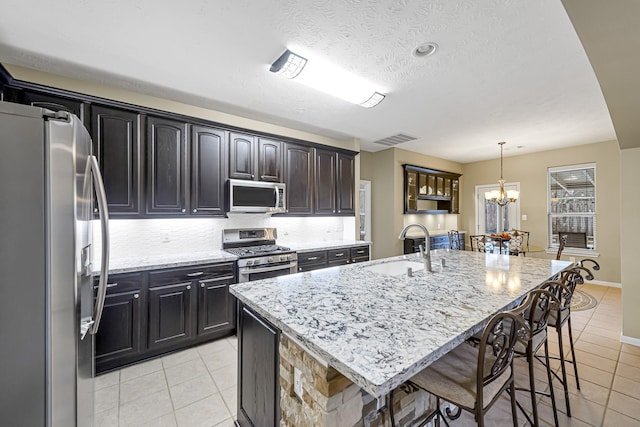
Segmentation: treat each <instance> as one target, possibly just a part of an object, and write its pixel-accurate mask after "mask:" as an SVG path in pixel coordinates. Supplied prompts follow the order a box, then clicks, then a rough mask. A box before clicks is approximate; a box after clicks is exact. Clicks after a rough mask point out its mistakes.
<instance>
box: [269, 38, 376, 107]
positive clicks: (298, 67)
mask: <svg viewBox="0 0 640 427" xmlns="http://www.w3.org/2000/svg"><path fill="white" fill-rule="evenodd" d="M269 71H271V72H272V73H276V74H279V75H281V76H283V77H286V78H288V79H295V81H297V82H299V83H302V84H304V85H306V86H309V87H311V88H313V89H316V90H319V91H321V92H324V93H327V94H329V95H333V96H335V97H337V98H340V99H344V100H345V101H348V102H351V103H353V104H357V105H360V106H362V107H365V108H371V107H375V106H376V105H378V104H379V103H380V102H382V100H383V99H384V97H385V95H383V94H382V93H380V92H378V91H377V90H376V89H375V88H373V87H372V86H371V85H370V84H369V83H367V82H365V81H363V80H362V79H361V78H359V77H356V76H354V75H353V74H350V73H347V72H346V71H344V70H341V69H339V68H337V67H335V66H333V65H331V64H327V63H324V62H322V61H319V60H316V59H314V60H313V61H309V60H307V59H306V58H303V57H302V56H300V55H297V54H295V53H293V52H291V51H290V50H289V49H287V50H286V51H285V52H284V53H283V54H282V55H280V57H279V58H278V59H277V60H276V61H275V62H274V63H273V64H272V65H271V68H270V69H269Z"/></svg>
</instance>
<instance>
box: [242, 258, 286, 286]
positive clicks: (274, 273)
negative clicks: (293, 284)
mask: <svg viewBox="0 0 640 427" xmlns="http://www.w3.org/2000/svg"><path fill="white" fill-rule="evenodd" d="M297 269H298V262H297V261H291V262H289V261H287V262H285V263H278V264H270V265H261V266H257V267H239V268H238V282H240V283H244V282H251V281H254V280H260V279H269V278H271V277H278V276H286V275H287V274H292V273H295V272H296V270H297Z"/></svg>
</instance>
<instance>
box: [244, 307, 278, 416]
mask: <svg viewBox="0 0 640 427" xmlns="http://www.w3.org/2000/svg"><path fill="white" fill-rule="evenodd" d="M279 342H280V331H279V330H278V329H276V328H275V327H274V326H273V325H271V324H270V323H269V322H267V321H266V320H265V319H263V318H262V317H260V316H258V315H257V314H256V313H254V312H253V311H251V310H250V309H248V308H247V307H245V306H240V316H239V324H238V424H239V425H240V426H241V427H245V426H246V427H275V426H277V425H279V424H280V398H279V396H280V386H279V383H278V376H279V351H278V345H279Z"/></svg>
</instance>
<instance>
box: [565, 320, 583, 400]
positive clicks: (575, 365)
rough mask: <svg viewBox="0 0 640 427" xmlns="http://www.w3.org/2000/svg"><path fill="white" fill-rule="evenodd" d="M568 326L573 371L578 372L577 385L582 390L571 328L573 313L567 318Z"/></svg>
mask: <svg viewBox="0 0 640 427" xmlns="http://www.w3.org/2000/svg"><path fill="white" fill-rule="evenodd" d="M567 327H568V328H569V344H570V346H571V363H572V364H573V372H575V374H576V387H577V388H578V390H580V380H579V379H578V363H577V362H576V351H575V350H574V348H573V331H572V328H571V314H569V318H568V319H567Z"/></svg>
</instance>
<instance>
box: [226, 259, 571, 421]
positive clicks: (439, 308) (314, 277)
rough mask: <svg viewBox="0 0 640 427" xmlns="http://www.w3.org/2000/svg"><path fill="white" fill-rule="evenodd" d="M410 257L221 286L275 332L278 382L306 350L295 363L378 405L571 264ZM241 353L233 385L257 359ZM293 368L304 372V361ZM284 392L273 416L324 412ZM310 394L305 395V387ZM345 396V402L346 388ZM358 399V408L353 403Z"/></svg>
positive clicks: (240, 332)
mask: <svg viewBox="0 0 640 427" xmlns="http://www.w3.org/2000/svg"><path fill="white" fill-rule="evenodd" d="M417 255H418V256H416V254H409V255H403V256H397V257H391V258H385V259H379V260H374V261H369V262H363V263H358V264H352V265H345V266H340V267H333V268H327V269H323V270H317V271H312V272H307V273H300V274H294V275H289V276H281V277H276V278H271V279H265V280H259V281H255V282H248V283H242V284H236V285H232V286H231V288H230V291H231V293H232V294H233V295H234V296H236V297H237V298H238V301H239V304H240V305H239V310H240V312H242V313H245V314H247V313H248V314H250V315H251V316H253V317H255V318H256V319H258V320H259V322H261V323H262V324H264V325H268V326H269V327H270V328H271V329H272V330H273V331H277V333H278V336H279V337H280V338H279V349H280V354H281V362H280V364H279V366H280V377H281V378H282V377H283V375H284V378H285V379H284V380H282V381H284V383H283V384H285V385H287V384H289V382H288V381H289V374H288V373H286V372H285V373H283V370H284V371H287V369H288V368H289V367H291V366H294V365H295V363H294V361H293V359H294V356H291V355H292V354H294V355H296V354H300V353H302V354H307V355H309V356H308V357H307V358H304V357H302V358H301V359H300V360H317V361H319V366H321V368H314V369H315V370H321V371H322V369H326V370H327V371H326V372H325V371H323V372H324V374H323V375H325V377H331V376H332V375H334V374H331V373H330V372H333V371H330V370H335V372H337V373H339V374H341V376H343V377H344V378H345V379H346V381H347V383H348V384H352V385H354V387H356V388H357V389H358V390H361V391H362V393H361V394H360V395H358V396H361V397H357V399H360V398H362V399H364V400H366V399H365V396H369V398H368V399H375V400H377V406H378V407H382V406H384V404H385V403H384V402H385V400H386V398H387V397H388V395H389V393H390V392H392V391H393V390H395V389H397V388H398V387H399V386H401V385H402V384H404V383H405V382H406V381H407V380H409V379H410V378H411V377H412V376H413V375H415V374H417V373H418V372H420V371H421V370H422V369H424V368H425V367H427V366H429V365H430V364H431V363H433V362H434V361H435V360H437V359H438V358H440V357H441V356H443V355H444V354H446V353H447V352H449V351H451V350H452V349H453V348H455V347H456V346H458V345H460V344H461V343H463V342H464V341H465V340H466V339H467V338H469V337H471V336H472V335H474V334H476V333H478V332H480V331H481V330H482V329H483V328H484V326H485V325H486V323H487V322H488V321H489V319H490V318H491V317H492V316H493V315H494V314H496V313H498V312H500V311H503V310H507V309H510V308H512V307H514V306H515V305H516V304H517V303H518V302H519V301H520V300H521V299H522V298H524V297H525V296H526V294H527V293H528V292H530V291H531V290H533V289H535V288H537V287H539V286H540V285H541V284H542V283H543V282H545V281H546V280H548V279H550V278H552V277H554V276H555V275H556V274H558V273H559V272H561V271H562V270H564V269H566V268H570V266H571V265H572V264H571V263H570V262H566V261H556V260H548V259H542V258H533V257H513V256H508V255H504V254H492V253H481V252H471V251H460V250H445V249H438V250H433V251H431V265H432V271H425V265H424V263H423V259H422V258H421V257H420V256H419V254H417ZM250 324H251V325H254V324H255V322H254V321H251V322H250ZM252 327H253V326H252ZM249 332H251V331H245V330H244V327H243V322H242V320H241V321H240V324H239V325H238V337H239V343H240V344H239V349H241V348H242V345H243V344H242V343H243V342H244V341H243V334H245V333H249ZM283 343H284V344H283ZM292 343H295V345H293V344H292ZM292 345H293V346H294V347H295V348H296V350H295V351H293V350H291V346H292ZM244 348H245V349H246V348H247V347H246V345H245V347H244ZM240 353H241V354H240V355H239V360H240V361H241V363H240V364H239V366H238V369H239V371H238V375H239V377H238V378H239V387H241V388H242V385H241V381H242V378H246V376H247V373H246V372H244V371H245V370H247V369H254V368H251V366H243V362H242V361H243V360H246V361H251V360H254V359H253V358H252V357H260V356H258V355H253V356H252V355H247V354H243V353H242V350H240ZM282 355H286V357H285V356H282ZM282 357H285V360H284V361H283V360H282ZM300 366H302V367H301V368H300V369H302V370H303V371H304V366H305V364H304V363H302V364H301V365H300ZM314 366H315V365H314ZM322 366H324V367H325V368H322ZM292 370H293V368H292ZM287 372H288V371H287ZM314 372H315V371H314ZM312 375H315V374H312ZM291 376H292V377H293V376H294V374H293V373H291ZM291 381H293V379H291ZM314 381H315V382H317V381H319V380H313V379H312V380H311V382H314ZM320 382H322V381H320ZM310 387H312V386H310ZM321 391H322V390H321ZM239 392H240V391H239ZM287 393H289V394H287ZM290 394H293V393H292V392H290V391H289V392H285V393H284V394H283V393H279V396H280V399H281V401H280V404H281V408H279V410H280V412H279V413H280V416H281V417H282V418H281V419H297V418H295V417H297V416H302V415H300V414H301V413H304V412H310V413H315V412H314V411H320V412H322V411H324V412H322V413H329V412H331V411H332V410H333V409H332V408H328V407H326V405H327V402H326V400H321V401H320V403H318V402H315V403H314V405H316V406H313V405H311V406H310V407H305V409H304V410H301V409H300V408H298V407H297V406H296V405H305V404H306V403H305V402H304V399H302V402H300V399H290V398H289V397H290ZM303 395H304V393H303ZM309 395H310V396H313V395H314V393H313V392H312V391H311V390H310V391H309ZM239 396H240V394H239ZM304 396H306V395H304ZM349 396H350V399H351V398H352V394H351V393H350V394H349ZM329 398H330V396H329ZM354 399H356V398H354ZM254 403H255V402H254ZM358 404H359V405H360V406H358V407H360V408H361V409H362V407H363V406H362V404H361V402H359V403H358ZM243 405H245V406H247V407H250V408H251V407H256V406H255V404H253V403H250V402H244V403H243V402H242V401H240V402H239V403H238V411H239V413H240V412H242V410H243V409H242V408H243ZM252 405H253V406H252ZM323 405H324V406H323ZM344 405H347V403H344ZM258 406H260V405H258ZM296 408H297V409H296ZM314 408H315V409H314ZM245 412H246V411H245ZM320 412H318V413H320ZM294 413H295V414H297V415H295V416H294ZM309 416H311V415H309ZM318 416H320V415H318ZM362 416H364V414H362ZM243 417H244V415H242V416H239V420H240V419H241V418H243ZM291 417H294V418H291ZM313 420H314V421H308V422H312V423H314V425H331V423H330V422H329V421H327V422H326V423H324V422H320V421H317V419H315V418H313ZM356 421H357V420H356ZM297 422H307V421H300V419H298V421H297ZM240 425H243V422H240ZM246 425H250V424H249V422H247V423H246ZM292 425H295V423H293V424H292Z"/></svg>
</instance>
